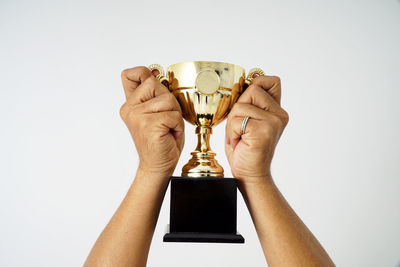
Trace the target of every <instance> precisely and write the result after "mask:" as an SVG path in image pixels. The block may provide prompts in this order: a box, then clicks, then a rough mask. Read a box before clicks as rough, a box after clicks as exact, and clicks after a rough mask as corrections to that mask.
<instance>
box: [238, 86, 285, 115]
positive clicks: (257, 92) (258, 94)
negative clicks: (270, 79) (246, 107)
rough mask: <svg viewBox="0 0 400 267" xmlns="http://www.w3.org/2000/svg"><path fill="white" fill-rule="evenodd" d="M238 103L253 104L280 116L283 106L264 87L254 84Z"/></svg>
mask: <svg viewBox="0 0 400 267" xmlns="http://www.w3.org/2000/svg"><path fill="white" fill-rule="evenodd" d="M237 103H245V104H252V105H255V106H257V107H259V108H260V109H263V110H265V111H270V112H272V113H276V114H279V113H280V112H281V109H282V108H281V106H280V105H279V104H278V103H277V102H276V101H275V100H274V98H273V97H272V96H270V95H269V94H268V93H267V92H266V91H265V90H264V89H263V88H262V87H260V86H258V85H257V84H252V85H251V86H249V88H247V89H246V91H244V93H243V94H242V95H241V96H240V97H239V99H238V101H237Z"/></svg>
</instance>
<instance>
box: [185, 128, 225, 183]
mask: <svg viewBox="0 0 400 267" xmlns="http://www.w3.org/2000/svg"><path fill="white" fill-rule="evenodd" d="M211 133H212V128H211V127H210V126H204V127H203V126H197V127H196V134H197V147H196V150H195V151H193V152H192V153H190V154H191V155H192V158H191V159H190V160H189V162H188V163H187V164H186V165H185V166H183V169H182V176H187V177H224V169H223V168H222V167H221V165H219V164H218V162H217V160H216V159H215V158H214V156H215V155H216V154H215V153H214V152H212V151H211V148H210V135H211Z"/></svg>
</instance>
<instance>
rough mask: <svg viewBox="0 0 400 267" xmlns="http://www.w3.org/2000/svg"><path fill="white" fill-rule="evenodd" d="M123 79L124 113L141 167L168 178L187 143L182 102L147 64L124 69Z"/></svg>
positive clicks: (122, 115) (124, 119)
mask: <svg viewBox="0 0 400 267" xmlns="http://www.w3.org/2000/svg"><path fill="white" fill-rule="evenodd" d="M121 78H122V84H123V87H124V91H125V96H126V102H125V103H124V104H123V105H122V107H121V110H120V114H121V118H122V119H123V121H124V122H125V124H126V126H127V127H128V129H129V131H130V133H131V135H132V138H133V141H134V142H135V146H136V150H137V151H138V154H139V158H140V164H139V170H141V171H144V172H145V173H148V174H150V173H151V174H157V175H160V176H161V177H163V178H165V179H168V178H169V177H170V176H171V175H172V173H173V171H174V169H175V167H176V164H177V163H178V159H179V156H180V154H181V152H182V149H183V145H184V122H183V118H182V111H181V109H180V106H179V104H178V101H177V100H176V98H175V97H174V96H173V95H172V94H171V93H170V92H169V90H168V89H167V88H166V87H165V86H164V85H162V84H161V83H160V82H159V81H158V80H157V79H156V78H155V77H154V76H153V74H152V72H151V71H150V70H149V69H148V68H146V67H135V68H132V69H127V70H124V71H123V72H122V74H121Z"/></svg>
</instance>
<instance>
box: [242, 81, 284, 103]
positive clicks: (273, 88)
mask: <svg viewBox="0 0 400 267" xmlns="http://www.w3.org/2000/svg"><path fill="white" fill-rule="evenodd" d="M251 85H257V86H259V87H261V88H263V89H264V90H265V91H266V92H268V94H270V95H271V96H272V98H273V99H274V100H275V101H276V102H277V103H278V105H280V104H281V79H280V78H279V77H277V76H265V75H264V76H259V77H256V78H254V80H253V81H252V82H251ZM251 85H250V86H251ZM249 88H250V87H249Z"/></svg>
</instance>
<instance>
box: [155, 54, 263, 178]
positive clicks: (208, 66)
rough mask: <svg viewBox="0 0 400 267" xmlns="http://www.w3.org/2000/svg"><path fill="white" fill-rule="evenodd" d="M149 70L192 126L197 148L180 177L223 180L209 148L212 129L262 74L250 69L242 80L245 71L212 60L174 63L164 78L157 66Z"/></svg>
mask: <svg viewBox="0 0 400 267" xmlns="http://www.w3.org/2000/svg"><path fill="white" fill-rule="evenodd" d="M149 69H150V70H151V71H152V72H153V73H154V74H157V78H158V79H159V80H160V82H161V83H162V84H164V85H165V86H166V87H167V88H168V89H169V90H170V91H171V93H172V94H173V95H174V96H175V97H176V99H177V100H178V102H179V105H180V106H181V109H182V116H183V118H184V119H185V120H186V121H188V122H189V123H191V124H193V125H194V126H196V134H197V139H198V142H197V147H196V149H195V150H194V151H193V152H192V153H191V155H192V158H191V159H190V160H189V162H188V163H187V164H186V165H184V167H183V169H182V176H186V177H224V169H223V168H222V167H221V166H220V165H219V164H218V162H217V160H216V159H215V155H216V154H215V153H214V152H212V150H211V148H210V134H212V127H213V126H215V125H217V124H219V123H220V122H221V121H223V120H224V119H225V118H226V116H227V115H228V114H229V112H230V110H231V109H232V107H233V105H234V104H235V103H236V101H237V100H238V98H239V96H240V95H241V93H242V92H243V91H244V90H245V89H246V88H247V86H248V85H250V83H251V81H252V80H253V78H255V77H256V76H260V75H264V72H263V71H262V70H261V69H258V68H255V69H251V70H250V72H249V73H248V75H247V77H246V76H245V69H244V68H242V67H240V66H238V65H235V64H229V63H224V62H212V61H190V62H182V63H176V64H173V65H171V66H169V67H168V69H167V74H166V75H165V74H164V70H163V68H162V67H161V66H160V65H158V64H153V65H150V66H149Z"/></svg>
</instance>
